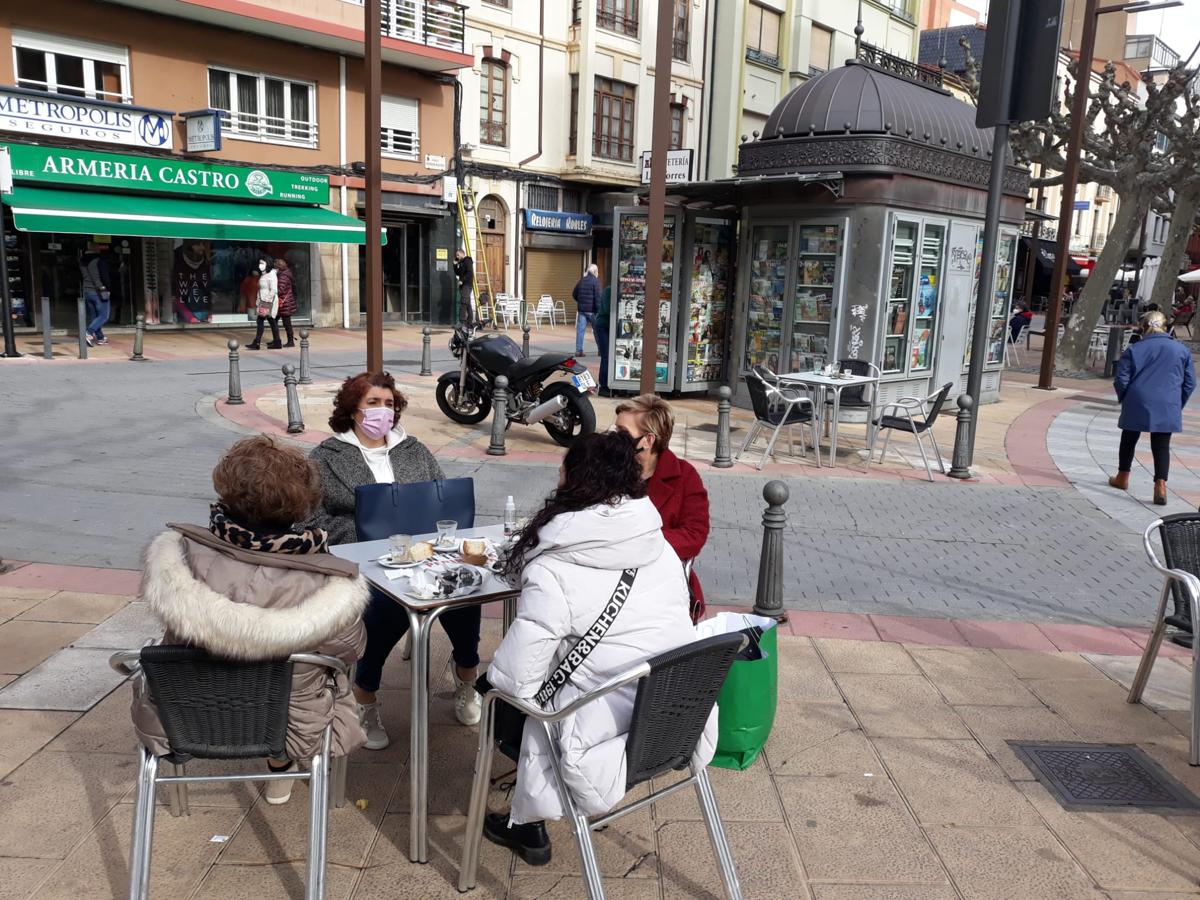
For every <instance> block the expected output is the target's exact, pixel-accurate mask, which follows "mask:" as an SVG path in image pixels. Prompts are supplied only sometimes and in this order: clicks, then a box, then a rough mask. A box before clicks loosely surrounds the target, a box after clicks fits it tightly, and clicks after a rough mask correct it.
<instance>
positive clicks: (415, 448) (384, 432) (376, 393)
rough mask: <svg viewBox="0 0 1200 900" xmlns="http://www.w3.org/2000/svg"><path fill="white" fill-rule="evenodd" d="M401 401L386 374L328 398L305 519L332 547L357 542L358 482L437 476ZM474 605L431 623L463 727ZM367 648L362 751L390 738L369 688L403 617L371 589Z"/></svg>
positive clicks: (359, 677)
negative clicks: (437, 629) (445, 649)
mask: <svg viewBox="0 0 1200 900" xmlns="http://www.w3.org/2000/svg"><path fill="white" fill-rule="evenodd" d="M407 405H408V401H407V400H406V399H405V398H404V395H403V394H401V393H400V391H398V390H397V389H396V381H395V379H394V378H392V376H391V375H387V374H372V373H369V372H363V373H361V374H358V375H355V376H353V377H352V378H347V379H346V380H345V381H344V382H343V383H342V387H341V389H340V390H339V391H338V393H337V396H336V397H335V398H334V400H333V414H332V415H331V416H330V417H329V430H330V431H332V432H333V437H331V438H328V439H326V440H325V441H324V442H323V443H321V444H319V445H318V446H317V447H316V449H314V450H313V452H312V454H311V456H312V459H313V460H314V461H315V462H316V464H317V469H318V471H319V472H320V473H321V484H322V486H323V491H322V498H321V504H320V507H319V508H318V510H317V514H316V516H315V518H314V519H313V521H312V523H311V524H312V525H315V526H317V527H319V528H321V529H323V530H325V531H326V532H328V533H329V540H330V542H331V543H334V544H347V543H352V542H353V541H355V540H357V539H358V534H357V531H356V529H355V526H354V489H355V488H356V487H358V486H359V485H363V484H411V483H413V482H417V481H434V480H441V479H444V478H445V477H446V476H445V475H444V474H443V473H442V467H441V466H439V465H438V462H437V460H436V459H434V458H433V454H432V453H430V452H429V449H428V448H427V447H426V446H425V445H424V444H422V443H421V442H420V441H418V440H417V439H416V438H415V437H409V435H408V434H407V433H405V431H404V426H402V425H401V424H400V414H401V413H403V412H404V409H405V407H406V406H407ZM480 620H481V617H480V608H479V607H478V606H468V607H464V608H462V609H452V610H447V611H446V612H444V613H443V614H442V615H441V616H440V617H439V618H438V621H439V622H441V624H442V628H444V629H445V631H446V635H447V636H448V637H449V638H450V645H451V647H452V655H453V657H454V667H453V668H452V669H451V671H452V672H453V674H454V688H455V690H454V714H455V716H456V717H457V718H458V720H459V721H460V722H461V723H462V724H464V725H475V724H478V722H479V716H480V711H481V710H480V701H479V695H478V694H477V693H475V678H476V676H477V672H476V667H477V666H478V665H479V627H480ZM363 622H364V624H365V625H366V628H367V646H366V649H365V650H364V651H363V655H362V659H361V660H359V663H358V665H357V667H356V668H355V672H354V695H355V698H356V699H357V701H358V704H359V705H358V714H359V718H360V721H361V722H362V723H363V727H364V728H365V729H366V732H367V742H366V744H365V745H364V746H365V747H366V749H368V750H382V749H383V748H384V747H386V746H388V744H389V743H391V739H390V738H389V737H388V733H387V730H386V729H385V728H384V725H383V717H382V713H381V712H380V708H379V700H378V696H377V693H376V692H377V691H378V690H379V685H380V681H381V679H382V676H383V664H384V662H386V661H387V658H388V655H389V654H391V652H392V649H393V648H394V647H395V646H396V644H397V643H398V642H399V641H400V639H401V638H402V637H404V634H405V633H406V632H407V631H408V615H407V614H406V613H405V612H404V608H403V607H401V606H400V605H399V604H398V603H396V601H395V600H392V599H391V598H390V597H387V596H385V595H384V594H381V593H379V592H378V591H374V590H372V592H371V599H370V602H369V603H368V604H367V609H366V611H365V612H364V613H363Z"/></svg>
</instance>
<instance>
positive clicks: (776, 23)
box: [700, 0, 920, 179]
mask: <svg viewBox="0 0 1200 900" xmlns="http://www.w3.org/2000/svg"><path fill="white" fill-rule="evenodd" d="M860 11H861V15H862V28H863V31H862V33H861V37H862V40H863V41H864V42H866V43H869V44H871V45H873V46H875V47H878V48H880V49H882V50H885V51H886V52H888V53H890V54H892V55H893V56H897V57H900V58H901V59H905V60H914V59H916V54H917V38H918V30H917V21H916V20H917V15H918V13H919V11H920V0H863V2H861V3H849V2H845V0H747V2H744V3H722V4H720V5H719V6H717V7H716V8H715V14H714V19H713V24H712V31H711V34H712V36H713V46H712V52H711V53H710V54H709V60H710V61H709V64H708V83H709V84H710V85H711V90H710V91H709V104H710V110H709V112H708V118H709V121H710V126H709V127H708V130H707V131H706V134H705V139H706V141H707V145H706V148H705V153H704V159H703V162H702V164H701V166H700V172H701V175H702V176H703V177H704V178H707V179H715V178H728V177H730V176H731V175H732V174H733V172H734V165H735V163H736V162H737V152H738V145H739V144H740V143H741V142H742V140H743V136H745V138H748V139H749V138H753V137H754V135H755V133H756V132H757V133H761V131H762V128H763V126H764V125H765V123H766V121H767V116H768V115H770V113H771V111H772V110H773V109H774V108H775V106H776V104H778V103H779V101H780V100H782V99H783V97H784V95H786V94H787V93H788V92H789V91H791V90H792V89H794V88H796V87H798V86H800V85H802V84H804V83H805V82H806V81H808V80H809V79H810V78H812V77H814V76H816V75H820V74H821V73H823V72H825V71H828V70H830V69H835V68H838V67H839V66H841V65H842V63H843V62H844V61H845V60H847V59H853V58H854V56H855V39H856V34H855V29H856V27H857V25H858V16H859V14H860Z"/></svg>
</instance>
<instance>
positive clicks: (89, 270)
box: [79, 241, 112, 347]
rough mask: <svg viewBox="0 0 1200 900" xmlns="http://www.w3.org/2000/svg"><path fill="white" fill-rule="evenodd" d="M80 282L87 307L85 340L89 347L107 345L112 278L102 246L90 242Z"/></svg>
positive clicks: (82, 266)
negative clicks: (102, 252) (105, 324)
mask: <svg viewBox="0 0 1200 900" xmlns="http://www.w3.org/2000/svg"><path fill="white" fill-rule="evenodd" d="M79 281H80V287H81V288H82V290H83V302H84V304H85V305H86V306H87V320H88V324H87V329H86V331H87V333H86V334H85V335H84V338H85V339H86V340H87V343H88V346H89V347H92V346H95V345H96V344H107V343H108V338H106V337H105V336H104V323H105V322H107V321H108V317H109V314H110V311H111V306H110V303H109V298H110V297H111V293H110V292H111V290H112V283H111V282H112V276H111V274H110V270H109V267H108V260H107V259H105V258H104V256H103V255H102V254H101V253H100V245H99V244H96V243H94V242H93V241H88V243H87V252H86V253H84V254H83V256H82V257H81V258H80V260H79Z"/></svg>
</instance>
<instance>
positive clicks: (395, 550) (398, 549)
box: [388, 534, 412, 562]
mask: <svg viewBox="0 0 1200 900" xmlns="http://www.w3.org/2000/svg"><path fill="white" fill-rule="evenodd" d="M388 541H389V542H390V544H391V548H392V559H393V560H398V561H401V562H402V561H405V560H407V559H408V553H409V551H410V550H411V549H412V535H411V534H393V535H392V536H391V537H390V538H388Z"/></svg>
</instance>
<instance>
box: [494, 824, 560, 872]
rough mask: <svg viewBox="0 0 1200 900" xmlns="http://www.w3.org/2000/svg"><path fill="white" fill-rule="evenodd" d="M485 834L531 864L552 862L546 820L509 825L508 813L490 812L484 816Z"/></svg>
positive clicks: (540, 864) (541, 864)
mask: <svg viewBox="0 0 1200 900" xmlns="http://www.w3.org/2000/svg"><path fill="white" fill-rule="evenodd" d="M483 836H484V837H486V838H487V839H488V840H489V841H491V842H492V843H493V844H499V845H500V846H501V847H507V848H508V849H509V850H512V851H513V852H514V853H516V854H517V856H519V857H521V859H523V860H525V862H527V863H528V864H529V865H531V866H544V865H546V863H548V862H550V835H548V834H546V823H545V822H526V823H525V824H524V825H509V824H508V814H507V813H488V814H487V815H486V816H484V818H483Z"/></svg>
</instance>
